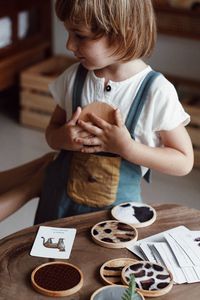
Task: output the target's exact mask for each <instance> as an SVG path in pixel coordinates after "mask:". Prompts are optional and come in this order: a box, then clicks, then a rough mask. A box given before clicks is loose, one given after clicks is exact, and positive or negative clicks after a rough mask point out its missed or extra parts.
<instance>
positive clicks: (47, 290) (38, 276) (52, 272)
mask: <svg viewBox="0 0 200 300" xmlns="http://www.w3.org/2000/svg"><path fill="white" fill-rule="evenodd" d="M31 282H32V286H33V288H34V289H35V290H36V291H37V292H39V293H41V294H43V295H45V296H50V297H64V296H69V295H72V294H74V293H76V292H78V291H79V290H80V289H81V287H82V286H83V275H82V272H81V270H79V269H78V268H77V267H76V266H74V265H72V264H69V263H65V262H49V263H45V264H42V265H40V266H38V267H37V268H36V269H35V270H33V272H32V274H31Z"/></svg>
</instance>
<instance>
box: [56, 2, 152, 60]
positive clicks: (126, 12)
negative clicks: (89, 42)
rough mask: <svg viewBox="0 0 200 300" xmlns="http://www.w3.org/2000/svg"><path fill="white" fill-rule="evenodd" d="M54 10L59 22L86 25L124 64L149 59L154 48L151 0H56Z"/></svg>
mask: <svg viewBox="0 0 200 300" xmlns="http://www.w3.org/2000/svg"><path fill="white" fill-rule="evenodd" d="M55 9H56V14H57V16H58V18H59V19H60V20H61V21H63V22H69V23H72V24H74V25H77V24H82V25H86V26H88V27H89V28H91V31H92V32H93V33H95V36H96V38H99V37H102V36H103V35H107V36H108V37H109V40H110V43H111V44H113V43H115V44H117V49H116V51H115V54H118V55H119V57H120V59H122V60H124V61H129V60H132V59H136V58H140V57H146V56H149V55H150V54H151V52H152V49H153V47H154V45H155V41H156V24H155V15H154V10H153V7H152V3H151V0H56V5H55Z"/></svg>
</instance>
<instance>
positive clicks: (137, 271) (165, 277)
mask: <svg viewBox="0 0 200 300" xmlns="http://www.w3.org/2000/svg"><path fill="white" fill-rule="evenodd" d="M131 274H133V275H134V276H135V281H136V288H137V290H138V291H140V292H141V294H143V295H144V296H147V297H159V296H162V295H164V294H166V293H168V292H169V291H170V290H171V288H172V286H173V277H172V274H171V272H170V271H169V270H168V269H166V268H165V267H163V266H161V265H159V264H156V263H151V262H149V261H139V262H135V263H132V264H130V265H128V266H125V267H124V268H123V270H122V282H123V283H124V284H126V285H128V284H129V280H130V275H131Z"/></svg>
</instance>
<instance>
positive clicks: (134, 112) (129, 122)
mask: <svg viewBox="0 0 200 300" xmlns="http://www.w3.org/2000/svg"><path fill="white" fill-rule="evenodd" d="M158 75H160V73H158V72H155V71H151V72H149V73H148V74H147V75H146V77H145V78H144V80H143V81H142V84H141V86H140V87H139V90H138V92H137V94H136V96H135V98H134V101H133V103H132V105H131V108H130V110H129V113H128V116H127V118H126V123H125V124H126V127H127V128H128V130H129V132H130V134H131V136H132V137H133V138H134V131H135V127H136V125H137V122H138V119H139V117H140V114H141V112H142V108H143V106H144V104H145V102H146V100H147V95H148V91H149V88H150V86H151V83H152V82H153V80H154V79H155V78H156V77H157V76H158Z"/></svg>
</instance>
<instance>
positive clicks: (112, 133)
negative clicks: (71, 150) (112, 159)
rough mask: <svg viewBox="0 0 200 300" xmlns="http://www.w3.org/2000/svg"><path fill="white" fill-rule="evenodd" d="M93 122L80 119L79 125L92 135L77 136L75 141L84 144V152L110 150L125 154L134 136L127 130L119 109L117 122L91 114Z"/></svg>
mask: <svg viewBox="0 0 200 300" xmlns="http://www.w3.org/2000/svg"><path fill="white" fill-rule="evenodd" d="M90 120H91V122H92V124H91V123H87V122H84V121H81V120H79V121H78V125H79V126H80V127H81V128H82V129H83V130H85V131H87V132H89V133H90V134H91V136H90V137H77V138H75V141H76V142H77V143H79V144H80V145H82V149H81V151H82V152H86V153H95V152H110V153H115V154H118V155H120V156H122V157H123V156H124V153H125V152H126V151H127V146H128V145H129V144H130V142H131V143H132V138H131V136H130V133H129V131H128V130H127V128H126V126H125V125H124V122H123V121H122V117H121V114H120V111H119V109H116V110H115V121H116V122H115V124H116V125H112V124H109V123H108V122H106V121H104V120H103V119H101V118H99V117H97V116H96V115H95V114H90Z"/></svg>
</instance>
